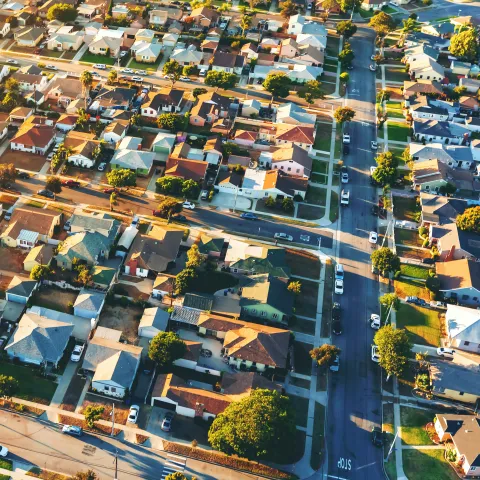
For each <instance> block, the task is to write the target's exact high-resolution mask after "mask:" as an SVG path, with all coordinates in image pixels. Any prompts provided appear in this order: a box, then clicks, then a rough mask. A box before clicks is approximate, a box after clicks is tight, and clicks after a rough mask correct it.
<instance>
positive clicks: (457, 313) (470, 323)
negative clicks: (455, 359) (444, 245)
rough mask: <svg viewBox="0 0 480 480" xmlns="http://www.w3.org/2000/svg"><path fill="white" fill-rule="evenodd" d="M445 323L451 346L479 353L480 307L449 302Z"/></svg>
mask: <svg viewBox="0 0 480 480" xmlns="http://www.w3.org/2000/svg"><path fill="white" fill-rule="evenodd" d="M460 261H462V260H456V261H455V262H460ZM455 262H446V263H455ZM445 323H446V326H447V336H448V343H449V345H450V347H452V348H459V349H460V350H466V351H468V352H472V353H479V351H480V312H479V311H478V309H476V308H468V307H461V306H458V305H451V304H447V312H446V313H445Z"/></svg>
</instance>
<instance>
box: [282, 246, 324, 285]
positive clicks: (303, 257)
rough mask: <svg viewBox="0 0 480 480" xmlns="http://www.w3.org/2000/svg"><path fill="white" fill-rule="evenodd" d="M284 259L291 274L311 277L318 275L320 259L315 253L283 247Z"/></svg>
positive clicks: (316, 278)
mask: <svg viewBox="0 0 480 480" xmlns="http://www.w3.org/2000/svg"><path fill="white" fill-rule="evenodd" d="M285 261H286V263H287V265H288V266H289V267H290V271H291V273H292V275H300V276H302V277H307V278H313V279H315V280H318V278H319V276H320V265H321V264H320V260H319V259H318V257H316V256H315V255H312V254H311V253H309V252H306V251H303V250H291V249H289V248H287V249H285Z"/></svg>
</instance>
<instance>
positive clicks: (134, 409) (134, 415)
mask: <svg viewBox="0 0 480 480" xmlns="http://www.w3.org/2000/svg"><path fill="white" fill-rule="evenodd" d="M139 413H140V407H139V406H138V405H132V406H131V407H130V411H129V412H128V419H127V422H128V423H137V419H138V414H139Z"/></svg>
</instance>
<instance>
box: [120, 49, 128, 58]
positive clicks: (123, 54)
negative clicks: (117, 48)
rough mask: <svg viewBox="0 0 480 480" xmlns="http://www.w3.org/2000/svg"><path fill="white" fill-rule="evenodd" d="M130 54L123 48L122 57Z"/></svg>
mask: <svg viewBox="0 0 480 480" xmlns="http://www.w3.org/2000/svg"><path fill="white" fill-rule="evenodd" d="M127 55H128V52H127V51H126V50H123V51H122V52H120V58H123V57H126V56H127Z"/></svg>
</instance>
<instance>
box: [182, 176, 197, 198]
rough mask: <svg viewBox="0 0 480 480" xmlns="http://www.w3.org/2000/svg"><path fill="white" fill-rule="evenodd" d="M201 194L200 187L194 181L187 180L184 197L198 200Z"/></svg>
mask: <svg viewBox="0 0 480 480" xmlns="http://www.w3.org/2000/svg"><path fill="white" fill-rule="evenodd" d="M199 194H200V185H199V184H198V183H197V182H196V181H195V180H192V179H188V180H185V181H184V182H183V185H182V195H183V196H184V197H186V198H191V199H196V198H198V195H199Z"/></svg>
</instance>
